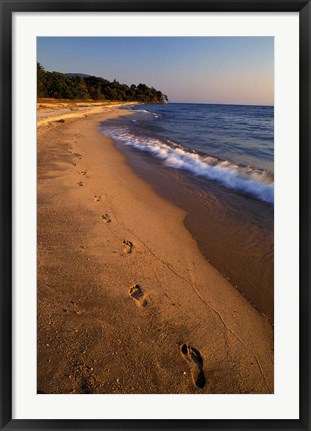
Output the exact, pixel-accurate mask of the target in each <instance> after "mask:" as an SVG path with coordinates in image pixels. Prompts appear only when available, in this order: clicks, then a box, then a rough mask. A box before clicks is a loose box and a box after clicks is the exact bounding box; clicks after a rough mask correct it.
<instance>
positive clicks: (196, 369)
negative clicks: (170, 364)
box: [180, 344, 206, 389]
mask: <svg viewBox="0 0 311 431" xmlns="http://www.w3.org/2000/svg"><path fill="white" fill-rule="evenodd" d="M180 351H181V354H182V357H183V358H184V359H185V361H186V362H187V364H188V366H189V368H190V371H191V375H192V380H193V383H194V384H195V385H196V386H197V387H198V388H200V389H202V388H204V386H205V385H206V379H205V376H204V371H203V358H202V356H201V353H200V352H199V351H198V350H197V349H195V348H194V347H192V346H189V344H182V345H181V346H180Z"/></svg>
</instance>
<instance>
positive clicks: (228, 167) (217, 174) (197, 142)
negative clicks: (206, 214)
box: [105, 104, 274, 205]
mask: <svg viewBox="0 0 311 431" xmlns="http://www.w3.org/2000/svg"><path fill="white" fill-rule="evenodd" d="M129 109H131V110H132V111H135V112H136V116H135V117H131V118H130V119H127V120H126V121H125V122H123V123H120V122H117V123H115V124H113V123H111V124H110V127H105V134H106V135H109V136H110V137H112V138H113V139H115V140H117V141H118V142H119V143H122V144H124V145H127V146H132V147H134V148H136V149H137V150H140V151H144V152H148V153H149V154H151V155H152V156H154V157H156V158H158V159H160V160H162V163H163V164H165V165H166V166H168V167H170V168H173V169H180V170H184V171H187V172H188V173H191V174H192V175H195V176H199V177H202V178H205V179H206V180H207V181H215V182H217V183H219V184H221V185H222V186H223V187H226V188H229V189H231V190H235V191H236V192H237V193H242V194H246V195H248V196H250V197H252V198H254V199H258V200H261V201H263V202H266V203H268V204H270V205H273V202H274V175H273V171H274V169H273V155H274V139H273V134H274V108H273V107H269V106H236V105H204V104H165V105H140V106H134V107H131V108H129Z"/></svg>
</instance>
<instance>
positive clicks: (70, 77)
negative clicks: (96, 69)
mask: <svg viewBox="0 0 311 431" xmlns="http://www.w3.org/2000/svg"><path fill="white" fill-rule="evenodd" d="M37 97H38V98H39V97H40V98H49V97H52V98H55V99H93V100H113V101H117V100H118V101H128V102H144V103H165V102H167V101H168V99H167V96H166V95H165V94H163V93H162V92H161V91H159V90H156V89H155V88H153V87H148V86H147V85H145V84H139V85H137V86H136V85H134V84H132V85H131V86H130V87H129V86H128V85H126V84H120V83H119V82H118V81H117V80H113V81H112V82H110V81H108V80H107V79H104V78H99V77H96V76H88V75H82V74H64V73H60V72H47V71H46V70H44V67H43V66H41V64H40V63H37Z"/></svg>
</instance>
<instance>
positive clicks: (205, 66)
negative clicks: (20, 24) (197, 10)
mask: <svg viewBox="0 0 311 431" xmlns="http://www.w3.org/2000/svg"><path fill="white" fill-rule="evenodd" d="M37 61H38V62H39V63H41V65H42V66H43V67H44V68H45V69H46V70H48V71H50V72H52V71H57V72H63V73H85V74H87V75H95V76H100V77H103V78H106V79H108V80H110V81H112V80H113V79H117V81H119V82H120V83H122V84H128V85H130V84H136V85H138V84H139V83H144V84H146V85H148V86H152V87H155V88H156V89H157V90H161V91H162V92H163V93H164V94H166V95H167V96H168V98H169V102H185V103H190V102H192V103H225V104H241V105H242V104H244V105H273V104H274V38H273V37H38V39H37Z"/></svg>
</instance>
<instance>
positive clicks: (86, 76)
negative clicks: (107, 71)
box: [64, 73, 91, 78]
mask: <svg viewBox="0 0 311 431" xmlns="http://www.w3.org/2000/svg"><path fill="white" fill-rule="evenodd" d="M64 75H65V76H69V78H76V77H79V78H89V77H90V76H91V75H86V74H85V73H64Z"/></svg>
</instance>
